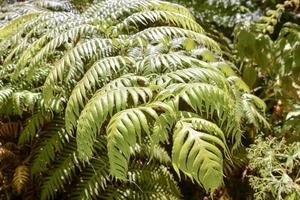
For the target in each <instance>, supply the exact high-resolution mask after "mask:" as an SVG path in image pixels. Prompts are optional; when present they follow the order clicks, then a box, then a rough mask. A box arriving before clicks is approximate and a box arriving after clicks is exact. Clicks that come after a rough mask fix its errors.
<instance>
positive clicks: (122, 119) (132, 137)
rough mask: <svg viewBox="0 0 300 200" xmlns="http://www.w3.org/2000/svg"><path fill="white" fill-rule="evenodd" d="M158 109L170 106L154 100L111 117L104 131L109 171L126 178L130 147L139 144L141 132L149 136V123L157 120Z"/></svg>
mask: <svg viewBox="0 0 300 200" xmlns="http://www.w3.org/2000/svg"><path fill="white" fill-rule="evenodd" d="M158 109H162V110H161V111H168V110H169V109H170V108H168V107H167V105H166V104H162V103H157V102H156V103H153V104H149V106H143V107H137V108H132V109H127V110H124V111H121V112H119V113H117V114H116V115H114V116H113V117H112V118H111V120H110V122H109V124H108V125H107V131H106V132H107V150H108V158H109V162H110V172H111V174H113V175H114V176H115V177H117V178H120V179H125V178H126V176H125V173H126V172H127V170H128V162H129V158H130V154H134V152H133V151H132V149H134V148H135V145H136V144H137V143H139V144H141V141H142V133H146V135H147V136H148V137H149V138H151V131H150V126H149V124H150V121H156V120H158V113H157V111H158ZM166 109H167V110H166ZM149 120H150V121H149Z"/></svg>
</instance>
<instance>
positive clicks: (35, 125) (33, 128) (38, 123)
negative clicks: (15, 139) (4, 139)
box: [19, 112, 53, 144]
mask: <svg viewBox="0 0 300 200" xmlns="http://www.w3.org/2000/svg"><path fill="white" fill-rule="evenodd" d="M52 117H53V115H52V114H51V113H48V112H38V113H36V114H34V115H32V116H31V117H30V118H29V119H28V121H27V125H26V126H25V128H24V130H23V131H22V132H21V133H20V137H19V144H25V143H29V142H31V141H33V139H34V138H35V137H36V134H37V133H38V131H39V130H40V129H41V128H42V127H43V126H44V125H45V124H46V123H48V122H50V121H51V119H52Z"/></svg>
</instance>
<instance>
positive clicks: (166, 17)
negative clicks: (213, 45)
mask: <svg viewBox="0 0 300 200" xmlns="http://www.w3.org/2000/svg"><path fill="white" fill-rule="evenodd" d="M155 23H162V24H165V25H166V24H170V25H173V26H178V27H182V28H184V29H188V30H192V31H195V32H199V33H203V32H204V31H203V28H202V27H201V26H200V25H199V24H198V23H197V22H196V21H194V20H193V19H191V18H189V17H187V16H185V15H183V14H180V13H177V12H173V11H166V10H154V11H142V12H137V13H134V14H132V15H130V16H129V17H127V18H126V19H124V20H123V21H122V22H121V23H119V24H117V25H116V30H115V32H118V33H120V32H122V31H126V29H127V32H129V30H128V27H132V26H135V27H136V28H138V27H139V26H148V25H149V24H155ZM124 29H125V30H124Z"/></svg>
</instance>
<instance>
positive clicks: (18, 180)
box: [12, 165, 30, 194]
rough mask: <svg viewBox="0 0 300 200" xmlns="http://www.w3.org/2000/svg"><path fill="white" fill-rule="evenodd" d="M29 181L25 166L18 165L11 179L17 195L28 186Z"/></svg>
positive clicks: (27, 170)
mask: <svg viewBox="0 0 300 200" xmlns="http://www.w3.org/2000/svg"><path fill="white" fill-rule="evenodd" d="M29 179H30V169H29V167H28V166H26V165H20V166H18V167H17V168H16V169H15V172H14V177H13V181H12V184H13V188H14V189H15V190H16V192H17V193H18V194H20V193H21V192H22V191H23V190H24V188H25V186H26V185H27V184H28V182H29Z"/></svg>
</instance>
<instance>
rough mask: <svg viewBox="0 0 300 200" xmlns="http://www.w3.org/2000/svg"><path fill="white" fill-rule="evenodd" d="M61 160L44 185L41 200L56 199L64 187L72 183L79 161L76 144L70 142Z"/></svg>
mask: <svg viewBox="0 0 300 200" xmlns="http://www.w3.org/2000/svg"><path fill="white" fill-rule="evenodd" d="M62 152H63V154H62V155H61V156H60V159H59V160H58V161H57V162H56V164H54V165H53V166H55V168H54V169H53V170H51V171H50V174H49V176H48V177H47V178H46V180H45V181H44V183H43V186H42V190H41V200H47V199H54V198H55V197H56V196H57V194H58V193H59V192H61V191H62V189H63V187H64V185H65V184H66V183H68V182H69V181H71V179H72V177H73V174H75V170H76V166H79V164H80V163H79V161H78V159H77V155H76V153H75V152H76V144H75V143H74V142H70V143H69V144H68V145H67V146H66V147H65V148H64V149H63V151H62Z"/></svg>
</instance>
